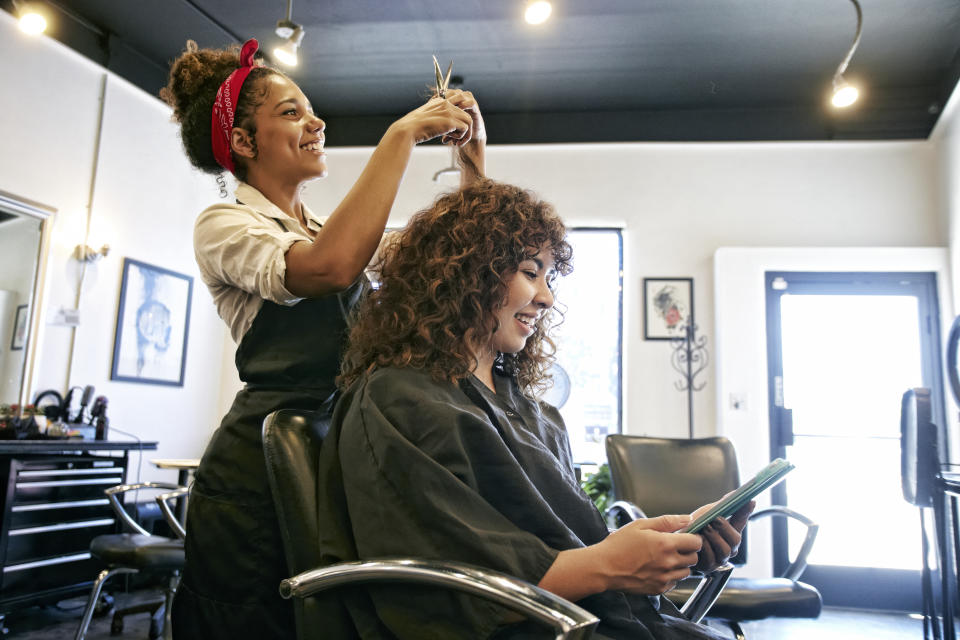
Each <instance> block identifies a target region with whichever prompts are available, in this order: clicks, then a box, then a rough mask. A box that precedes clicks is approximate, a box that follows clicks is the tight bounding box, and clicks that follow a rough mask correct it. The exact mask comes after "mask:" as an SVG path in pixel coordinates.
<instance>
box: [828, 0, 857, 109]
mask: <svg viewBox="0 0 960 640" xmlns="http://www.w3.org/2000/svg"><path fill="white" fill-rule="evenodd" d="M850 2H852V3H853V7H854V8H855V9H856V10H857V34H856V35H855V36H854V37H853V44H852V45H850V50H849V51H847V55H846V56H845V57H844V58H843V61H842V62H840V65H839V66H838V67H837V70H836V72H835V73H834V74H833V96H832V97H831V98H830V102H831V103H832V104H833V106H835V107H839V108H843V107H849V106H850V105H852V104H853V103H854V102H856V101H857V98H859V97H860V91H859V90H857V88H856V87H854V86H853V85H851V84H850V83H848V82H847V81H846V80H844V78H843V72H844V71H846V70H847V65H849V64H850V59H851V58H852V57H853V52H854V51H856V50H857V45H858V44H860V33H861V32H862V31H863V11H862V10H861V9H860V3H859V2H858V1H857V0H850Z"/></svg>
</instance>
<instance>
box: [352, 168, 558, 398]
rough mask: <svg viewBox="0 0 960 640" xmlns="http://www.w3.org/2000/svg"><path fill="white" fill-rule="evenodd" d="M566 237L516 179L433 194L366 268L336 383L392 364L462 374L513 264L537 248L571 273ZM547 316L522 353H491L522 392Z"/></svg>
mask: <svg viewBox="0 0 960 640" xmlns="http://www.w3.org/2000/svg"><path fill="white" fill-rule="evenodd" d="M565 236H566V228H565V227H564V225H563V222H561V221H560V218H559V217H557V215H556V213H555V212H554V209H553V207H552V206H551V205H550V204H548V203H546V202H543V201H542V200H538V199H537V198H536V197H535V196H534V195H533V194H532V193H531V192H529V191H526V190H524V189H521V188H519V187H514V186H511V185H507V184H502V183H498V182H494V181H492V180H488V179H481V180H478V181H477V182H475V183H473V184H472V185H470V186H468V187H466V188H464V189H461V190H460V191H456V192H452V193H447V194H444V195H441V196H440V197H438V198H437V200H436V201H435V202H434V203H433V206H431V207H430V208H428V209H424V210H423V211H420V212H418V213H417V214H416V215H414V216H413V217H412V218H411V220H410V222H409V224H408V225H407V226H406V228H405V229H404V230H403V231H402V232H400V233H397V234H394V235H392V236H389V237H388V239H387V240H386V241H385V243H384V247H383V250H382V253H381V258H380V260H379V261H378V263H377V264H376V265H375V266H374V268H375V271H378V272H379V274H380V286H379V288H378V289H376V290H375V291H373V292H371V294H370V295H369V296H367V298H366V299H365V300H364V301H363V302H362V303H361V304H360V305H359V307H358V308H357V310H356V316H355V322H354V324H353V327H352V328H351V331H350V338H349V344H348V346H347V350H346V353H345V354H344V362H343V368H342V373H341V375H340V377H339V378H338V382H339V384H340V386H341V387H342V388H346V387H348V386H350V385H351V384H352V383H353V382H354V381H356V380H357V378H359V377H360V376H361V375H362V374H363V372H364V371H367V370H372V369H374V368H377V367H391V366H392V367H413V368H418V369H425V370H427V371H429V372H430V374H431V375H432V376H433V378H434V379H435V380H438V381H441V380H447V381H450V382H453V381H456V380H458V379H460V378H465V377H466V376H468V375H469V374H470V371H471V370H472V369H473V368H474V366H475V364H476V359H475V357H474V355H473V351H472V349H471V347H470V344H468V342H467V337H468V336H472V339H473V340H474V341H475V343H476V344H477V345H485V344H489V343H490V341H491V339H492V337H493V334H494V333H495V332H496V331H497V329H498V326H497V320H496V316H495V315H494V314H495V312H496V311H497V310H498V309H500V308H501V307H503V305H504V304H505V303H506V297H507V280H508V278H509V277H510V276H511V275H513V274H514V273H516V272H517V269H518V267H519V265H520V263H521V262H522V261H524V260H526V259H528V258H530V257H533V256H535V255H536V254H537V253H538V252H539V251H540V249H541V247H544V246H545V247H547V248H548V250H549V251H550V252H551V254H552V257H553V259H554V268H555V269H556V271H557V273H558V274H562V275H566V274H568V273H570V271H572V269H573V267H572V265H571V262H570V261H571V256H572V251H571V248H570V245H569V244H568V243H567V241H566V240H565ZM556 315H557V313H556V312H555V311H553V310H548V311H547V313H545V314H543V315H542V316H541V318H540V320H539V321H538V322H537V325H536V331H535V333H534V334H533V335H532V336H531V337H530V338H529V339H528V340H527V342H526V346H525V347H524V349H523V350H522V351H520V352H519V353H516V354H501V355H500V356H499V357H498V360H497V366H498V367H499V368H500V369H501V370H503V371H505V372H507V373H511V374H514V375H516V377H517V380H518V382H519V384H520V387H521V388H522V389H523V390H524V391H525V392H527V393H536V392H538V391H540V390H541V389H542V388H543V387H544V386H546V383H547V380H548V376H547V369H548V368H549V366H550V364H551V363H552V362H553V360H554V358H553V354H554V351H555V348H554V343H553V340H551V339H550V336H549V335H548V330H549V328H550V327H551V326H552V324H553V323H554V319H555V318H556Z"/></svg>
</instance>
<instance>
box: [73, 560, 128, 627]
mask: <svg viewBox="0 0 960 640" xmlns="http://www.w3.org/2000/svg"><path fill="white" fill-rule="evenodd" d="M117 573H137V570H136V569H130V568H128V567H114V568H112V569H104V570H103V571H101V572H100V575H98V576H97V579H96V580H95V581H94V583H93V589H92V590H91V591H90V599H89V600H87V607H86V608H85V609H84V610H83V618H81V619H80V627H79V628H78V629H77V635H76V636H74V640H83V637H84V636H85V635H87V628H88V627H89V626H90V620H91V619H92V618H93V610H94V609H95V608H96V607H97V600H98V599H99V598H100V591H101V590H102V589H103V584H104V583H105V582H106V581H107V580H108V579H109V578H110V576H112V575H114V574H117Z"/></svg>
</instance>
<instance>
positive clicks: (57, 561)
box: [3, 551, 90, 573]
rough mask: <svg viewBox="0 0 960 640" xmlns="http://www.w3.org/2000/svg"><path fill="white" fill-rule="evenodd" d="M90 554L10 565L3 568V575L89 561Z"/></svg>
mask: <svg viewBox="0 0 960 640" xmlns="http://www.w3.org/2000/svg"><path fill="white" fill-rule="evenodd" d="M89 559H90V552H89V551H88V552H86V553H76V554H74V555H72V556H60V557H59V558H50V559H49V560H37V561H35V562H24V563H23V564H11V565H9V566H6V567H4V568H3V572H4V573H13V572H14V571H24V570H25V569H36V568H37V567H49V566H50V565H53V564H64V563H66V562H79V561H80V560H89Z"/></svg>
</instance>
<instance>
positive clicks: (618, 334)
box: [544, 228, 623, 464]
mask: <svg viewBox="0 0 960 640" xmlns="http://www.w3.org/2000/svg"><path fill="white" fill-rule="evenodd" d="M567 240H568V241H569V242H570V245H571V246H572V247H573V266H574V269H573V273H571V274H570V275H569V276H566V277H565V278H560V279H559V280H558V285H557V304H556V308H557V310H558V311H559V312H561V313H562V314H563V321H562V322H561V323H560V325H559V326H557V327H556V329H555V330H554V337H555V341H556V343H557V354H556V356H557V362H556V364H555V365H554V370H553V372H552V373H553V374H554V376H553V377H554V386H553V388H552V389H550V390H548V391H547V392H546V395H545V396H544V400H546V401H547V402H549V403H550V404H553V405H555V406H557V407H558V408H559V409H560V413H561V414H562V415H563V419H564V422H566V424H567V432H568V433H569V435H570V445H571V448H572V449H573V459H574V461H575V462H578V463H595V464H599V463H601V462H604V461H605V459H606V454H605V452H604V447H603V441H604V438H605V437H606V436H607V435H608V434H612V433H619V432H620V423H621V394H620V387H621V358H620V352H621V345H622V342H623V340H622V329H623V322H622V317H623V240H622V236H621V233H620V230H619V229H591V228H580V229H571V230H570V231H569V235H568V237H567Z"/></svg>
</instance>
